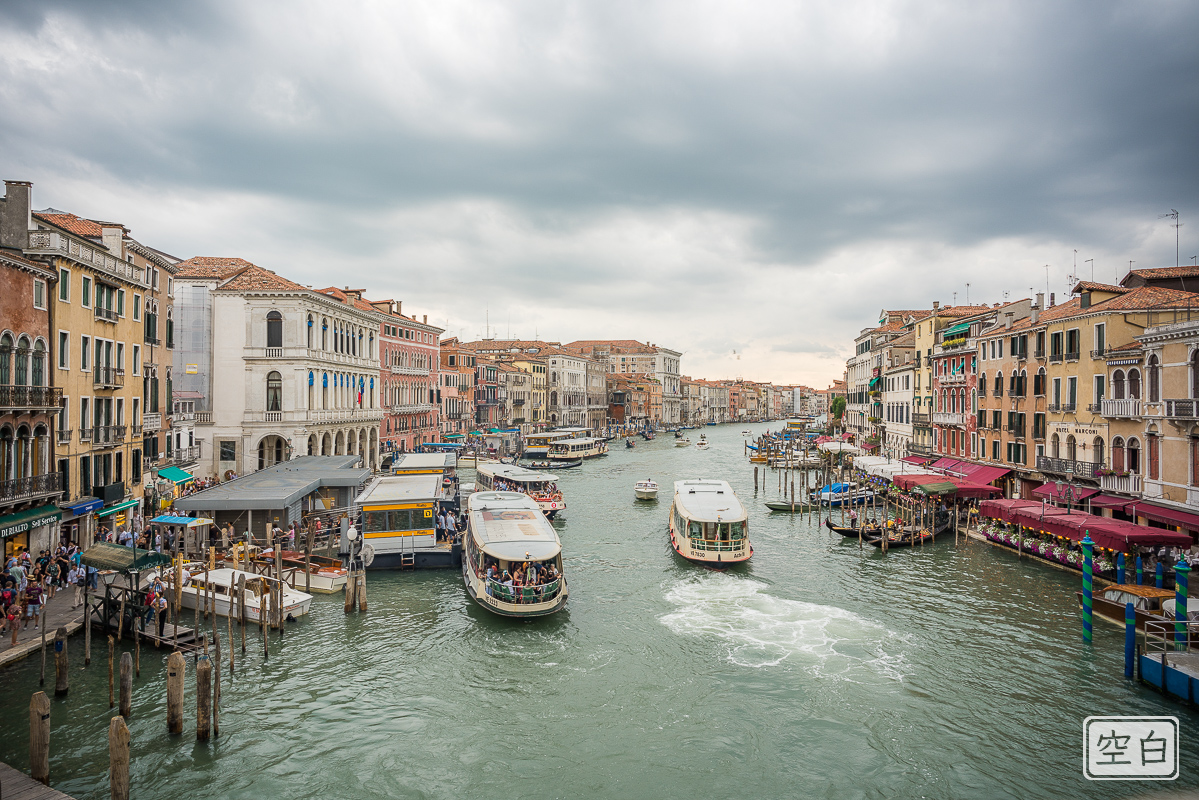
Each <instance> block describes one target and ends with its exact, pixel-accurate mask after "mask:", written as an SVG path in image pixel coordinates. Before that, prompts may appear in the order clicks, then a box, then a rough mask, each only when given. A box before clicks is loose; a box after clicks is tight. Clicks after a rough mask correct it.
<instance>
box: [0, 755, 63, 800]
mask: <svg viewBox="0 0 1199 800" xmlns="http://www.w3.org/2000/svg"><path fill="white" fill-rule="evenodd" d="M0 797H3V798H4V800H72V798H71V796H70V795H66V794H63V793H62V792H60V791H58V790H57V789H51V788H50V787H49V786H43V785H42V784H40V783H38V782H37V781H35V780H34V779H33V778H31V777H29V776H28V775H26V774H25V773H24V772H21V771H19V770H15V769H13V768H12V767H10V766H9V765H8V764H0Z"/></svg>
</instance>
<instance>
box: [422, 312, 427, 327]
mask: <svg viewBox="0 0 1199 800" xmlns="http://www.w3.org/2000/svg"><path fill="white" fill-rule="evenodd" d="M421 322H423V323H425V324H426V325H428V324H429V315H428V314H425V315H424V319H422V320H421Z"/></svg>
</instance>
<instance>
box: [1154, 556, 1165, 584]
mask: <svg viewBox="0 0 1199 800" xmlns="http://www.w3.org/2000/svg"><path fill="white" fill-rule="evenodd" d="M1164 578H1165V573H1164V572H1163V571H1162V562H1160V561H1159V562H1157V575H1155V576H1154V578H1153V579H1154V581H1155V583H1154V585H1155V586H1157V588H1159V589H1160V588H1162V580H1163V579H1164Z"/></svg>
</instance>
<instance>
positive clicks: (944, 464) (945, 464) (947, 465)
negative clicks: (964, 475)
mask: <svg viewBox="0 0 1199 800" xmlns="http://www.w3.org/2000/svg"><path fill="white" fill-rule="evenodd" d="M961 463H962V462H961V461H958V460H957V459H956V458H938V459H937V460H936V461H934V462H933V463H932V464H931V465H930V466H931V467H932V468H933V469H955V468H956V467H957V466H958V465H959V464H961Z"/></svg>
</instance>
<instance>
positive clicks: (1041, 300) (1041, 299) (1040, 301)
mask: <svg viewBox="0 0 1199 800" xmlns="http://www.w3.org/2000/svg"><path fill="white" fill-rule="evenodd" d="M1044 307H1045V293H1044V292H1037V308H1044Z"/></svg>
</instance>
